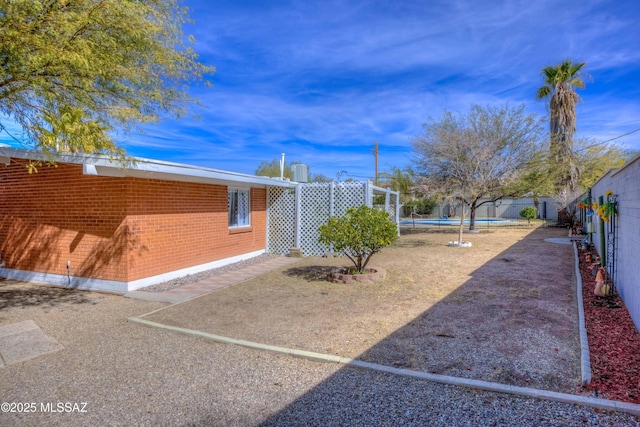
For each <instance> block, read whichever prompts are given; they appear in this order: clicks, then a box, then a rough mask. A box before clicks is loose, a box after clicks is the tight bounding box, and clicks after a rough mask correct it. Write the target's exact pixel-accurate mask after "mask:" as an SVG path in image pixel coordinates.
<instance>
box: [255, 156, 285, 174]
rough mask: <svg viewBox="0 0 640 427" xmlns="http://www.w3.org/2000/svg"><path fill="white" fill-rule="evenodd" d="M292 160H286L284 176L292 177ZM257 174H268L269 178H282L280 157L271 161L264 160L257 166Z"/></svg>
mask: <svg viewBox="0 0 640 427" xmlns="http://www.w3.org/2000/svg"><path fill="white" fill-rule="evenodd" d="M292 164H293V163H291V162H285V164H284V178H285V179H292V178H293V174H292V173H291V165H292ZM255 174H256V175H258V176H268V177H269V178H280V159H273V160H271V161H267V160H263V161H261V162H260V164H259V165H258V167H257V168H256V172H255Z"/></svg>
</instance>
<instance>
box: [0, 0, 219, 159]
mask: <svg viewBox="0 0 640 427" xmlns="http://www.w3.org/2000/svg"><path fill="white" fill-rule="evenodd" d="M187 12H188V11H187V8H185V7H182V6H180V5H179V0H149V1H122V0H73V1H72V0H0V113H3V114H4V115H6V116H9V117H10V118H12V119H13V120H15V121H17V122H18V123H19V124H20V125H21V126H22V128H23V129H24V131H25V133H26V135H28V138H29V141H24V142H23V144H24V145H27V146H31V147H32V148H37V149H41V150H43V151H47V152H56V151H67V152H84V153H102V154H110V155H113V156H118V157H121V156H123V155H124V151H123V149H122V148H121V147H119V146H118V145H117V144H116V143H115V142H114V140H113V138H112V137H111V136H110V133H111V131H113V130H117V131H127V130H130V129H131V128H132V127H134V126H136V125H138V124H140V123H146V122H153V121H156V120H158V119H159V118H160V117H161V116H164V115H169V116H172V117H180V116H181V115H183V114H185V113H186V112H187V107H188V105H189V104H191V103H193V102H197V100H195V99H194V98H192V97H191V96H190V95H188V94H187V92H186V88H187V85H188V84H190V83H199V82H203V81H204V82H205V83H207V81H206V75H210V74H213V72H214V71H215V69H214V68H213V67H209V66H205V65H203V64H201V63H200V62H199V61H198V55H197V54H196V53H195V51H194V50H193V49H192V47H191V45H192V43H193V39H192V38H188V41H186V40H185V37H184V35H183V33H182V26H183V24H184V23H186V22H189V18H188V13H187ZM3 128H4V127H3V126H2V123H0V129H3Z"/></svg>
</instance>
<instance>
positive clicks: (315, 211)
mask: <svg viewBox="0 0 640 427" xmlns="http://www.w3.org/2000/svg"><path fill="white" fill-rule="evenodd" d="M297 188H298V190H297V191H300V212H299V215H300V221H299V223H300V228H299V233H300V248H301V249H302V253H303V254H304V255H316V256H321V255H324V254H325V253H326V252H327V251H328V250H329V248H328V247H327V246H326V245H324V244H322V243H320V242H319V241H318V237H320V233H318V228H319V227H320V226H321V225H323V224H326V222H327V221H328V219H329V216H330V215H331V183H311V184H302V185H299V186H298V187H297ZM366 189H367V186H365V184H364V183H362V182H342V183H334V190H333V215H334V216H342V215H344V214H345V213H346V212H347V209H349V208H351V207H359V206H361V205H363V204H365V201H366V193H365V192H366ZM295 191H296V190H294V189H283V188H278V187H269V190H268V193H267V194H268V195H267V203H268V206H269V252H271V253H277V254H283V255H286V254H288V253H289V249H290V248H293V247H295V246H296V239H295V232H296V194H295ZM390 213H393V214H395V205H393V204H392V205H390Z"/></svg>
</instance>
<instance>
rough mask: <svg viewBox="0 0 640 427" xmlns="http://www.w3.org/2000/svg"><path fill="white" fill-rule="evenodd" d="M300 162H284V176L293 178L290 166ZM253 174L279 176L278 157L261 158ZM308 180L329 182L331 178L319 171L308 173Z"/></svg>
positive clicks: (270, 176)
mask: <svg viewBox="0 0 640 427" xmlns="http://www.w3.org/2000/svg"><path fill="white" fill-rule="evenodd" d="M299 163H300V162H296V161H291V162H285V163H284V178H285V179H289V180H291V179H293V172H292V171H291V166H293V165H295V164H299ZM255 174H256V175H258V176H268V177H269V178H280V159H273V160H271V161H267V160H263V161H261V162H260V164H259V165H258V167H257V168H256V171H255ZM309 181H310V182H331V181H332V179H331V178H329V177H327V176H324V175H322V174H320V173H317V174H311V173H309Z"/></svg>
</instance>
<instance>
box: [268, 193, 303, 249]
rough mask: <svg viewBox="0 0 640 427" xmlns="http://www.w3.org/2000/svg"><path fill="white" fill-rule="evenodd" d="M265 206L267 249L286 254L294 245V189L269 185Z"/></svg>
mask: <svg viewBox="0 0 640 427" xmlns="http://www.w3.org/2000/svg"><path fill="white" fill-rule="evenodd" d="M267 206H268V207H269V209H268V215H267V227H268V235H267V242H268V243H267V245H268V246H267V250H268V251H269V252H271V253H275V254H281V255H286V254H288V253H289V249H291V248H293V247H295V218H296V194H295V191H294V190H293V189H292V188H282V187H269V188H268V191H267Z"/></svg>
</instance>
